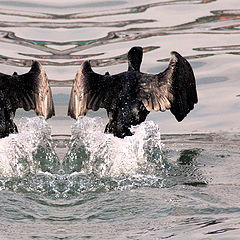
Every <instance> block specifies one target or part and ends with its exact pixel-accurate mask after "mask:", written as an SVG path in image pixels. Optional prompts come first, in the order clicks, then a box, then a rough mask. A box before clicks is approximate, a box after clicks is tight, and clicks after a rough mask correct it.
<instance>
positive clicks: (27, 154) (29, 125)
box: [0, 117, 51, 177]
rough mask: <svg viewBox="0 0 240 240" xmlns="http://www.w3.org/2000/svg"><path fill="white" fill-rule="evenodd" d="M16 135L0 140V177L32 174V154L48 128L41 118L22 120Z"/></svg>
mask: <svg viewBox="0 0 240 240" xmlns="http://www.w3.org/2000/svg"><path fill="white" fill-rule="evenodd" d="M18 130H19V133H18V134H10V135H9V136H8V137H5V138H2V139H0V176H1V177H13V176H22V175H24V174H25V173H27V172H34V171H36V169H35V165H36V164H35V163H34V161H33V153H34V151H36V149H37V146H38V145H39V144H40V143H41V141H42V139H43V138H44V137H45V136H50V132H51V130H50V128H49V126H48V124H47V122H46V121H45V120H44V118H43V117H34V118H22V119H21V120H20V124H19V126H18Z"/></svg>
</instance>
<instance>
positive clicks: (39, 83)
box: [0, 61, 55, 119]
mask: <svg viewBox="0 0 240 240" xmlns="http://www.w3.org/2000/svg"><path fill="white" fill-rule="evenodd" d="M0 96H3V97H4V98H5V99H6V100H7V102H8V106H6V107H7V108H9V109H12V110H16V109H18V108H23V109H24V110H26V111H29V110H31V109H33V110H34V111H35V112H36V114H37V115H42V116H44V117H45V118H46V119H48V118H50V117H52V116H54V115H55V112H54V104H53V99H52V92H51V88H50V86H49V82H48V78H47V75H46V73H45V71H44V69H43V67H42V66H41V64H40V63H39V62H37V61H34V62H33V64H32V67H31V69H30V71H29V72H28V73H25V74H22V75H18V74H17V73H14V74H13V75H12V76H10V75H6V74H2V73H1V74H0Z"/></svg>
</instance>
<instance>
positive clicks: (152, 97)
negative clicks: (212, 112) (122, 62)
mask: <svg viewBox="0 0 240 240" xmlns="http://www.w3.org/2000/svg"><path fill="white" fill-rule="evenodd" d="M171 54H172V57H171V59H170V62H169V65H168V68H167V69H166V70H165V71H164V72H162V73H160V74H157V75H150V74H143V75H142V77H141V78H140V80H139V89H138V98H139V100H140V101H142V102H143V104H144V106H145V107H146V109H147V110H148V111H151V110H156V111H159V110H160V111H165V110H166V109H170V111H171V112H172V114H173V115H174V116H175V117H176V119H177V120H178V121H182V120H183V119H184V118H185V117H186V115H187V114H188V113H189V112H190V111H191V110H192V109H193V108H194V104H196V103H197V101H198V98H197V91H196V83H195V77H194V74H193V70H192V68H191V66H190V64H189V62H188V61H187V60H186V59H185V58H183V57H182V56H181V55H180V54H179V53H177V52H172V53H171Z"/></svg>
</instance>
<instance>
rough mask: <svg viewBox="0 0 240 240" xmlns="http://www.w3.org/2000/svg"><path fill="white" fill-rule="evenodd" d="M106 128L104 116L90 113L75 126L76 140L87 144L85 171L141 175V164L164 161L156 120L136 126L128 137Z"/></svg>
mask: <svg viewBox="0 0 240 240" xmlns="http://www.w3.org/2000/svg"><path fill="white" fill-rule="evenodd" d="M103 129H104V123H103V121H102V120H101V119H100V118H89V117H83V118H79V119H78V120H77V122H76V123H75V124H74V126H73V127H72V144H73V145H75V146H76V145H77V147H81V146H83V147H84V148H85V150H86V152H87V153H88V154H89V159H88V161H87V163H86V164H85V166H84V168H83V170H82V172H84V173H87V174H89V173H94V174H97V175H98V176H99V177H117V176H121V175H127V176H135V177H137V175H138V174H141V166H143V165H146V164H149V166H150V165H151V162H153V161H155V162H156V161H158V162H161V147H162V144H161V138H160V130H159V128H158V126H157V125H156V124H155V123H154V122H152V121H146V122H144V123H142V124H140V125H139V126H137V127H133V128H132V131H133V132H134V135H133V136H127V137H125V138H124V139H120V138H117V137H114V136H113V135H112V134H104V133H103ZM72 150H73V149H71V147H70V151H72ZM145 169H146V167H145Z"/></svg>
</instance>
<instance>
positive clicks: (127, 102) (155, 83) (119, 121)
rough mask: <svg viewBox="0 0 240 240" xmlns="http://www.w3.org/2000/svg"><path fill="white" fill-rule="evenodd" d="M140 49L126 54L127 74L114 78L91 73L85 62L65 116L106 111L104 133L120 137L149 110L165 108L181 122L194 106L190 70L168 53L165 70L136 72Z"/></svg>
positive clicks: (192, 76) (195, 98)
mask: <svg viewBox="0 0 240 240" xmlns="http://www.w3.org/2000/svg"><path fill="white" fill-rule="evenodd" d="M142 56H143V49H142V47H133V48H131V49H130V51H129V52H128V71H126V72H122V73H119V74H116V75H110V74H109V73H107V74H105V75H101V74H97V73H95V72H94V71H93V70H92V68H91V65H90V62H89V61H84V62H83V63H82V65H81V67H80V69H79V70H78V72H77V74H76V77H75V80H74V83H73V87H72V91H71V96H70V101H69V107H68V115H69V116H71V117H72V118H75V119H76V118H78V117H79V116H82V115H85V114H86V113H87V111H88V110H90V109H91V110H93V111H97V110H98V109H99V108H105V109H106V110H107V114H108V118H109V122H108V124H107V126H106V128H105V133H112V134H113V135H114V136H117V137H119V138H124V137H125V136H130V135H132V133H131V131H130V127H131V126H135V125H138V124H140V123H141V122H143V121H145V119H146V117H147V115H148V114H149V112H150V111H151V110H155V111H165V110H167V109H169V110H170V111H171V112H172V114H173V115H174V116H175V118H176V119H177V121H179V122H180V121H182V120H183V119H184V118H185V117H186V115H187V114H188V113H189V112H190V111H191V110H192V109H193V108H194V104H196V103H197V101H198V98H197V91H196V83H195V77H194V73H193V70H192V68H191V66H190V64H189V62H188V61H187V60H186V59H185V58H184V57H182V56H181V55H180V54H179V53H177V52H171V58H170V61H169V65H168V68H167V69H166V70H165V71H163V72H161V73H159V74H147V73H142V72H140V65H141V62H142Z"/></svg>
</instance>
